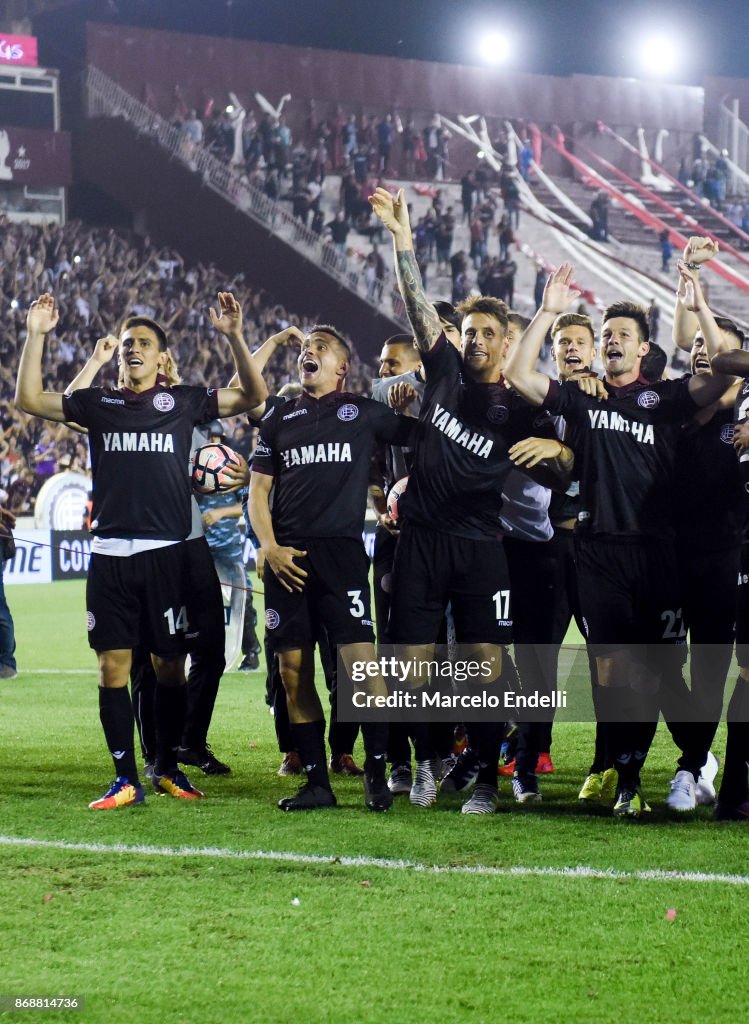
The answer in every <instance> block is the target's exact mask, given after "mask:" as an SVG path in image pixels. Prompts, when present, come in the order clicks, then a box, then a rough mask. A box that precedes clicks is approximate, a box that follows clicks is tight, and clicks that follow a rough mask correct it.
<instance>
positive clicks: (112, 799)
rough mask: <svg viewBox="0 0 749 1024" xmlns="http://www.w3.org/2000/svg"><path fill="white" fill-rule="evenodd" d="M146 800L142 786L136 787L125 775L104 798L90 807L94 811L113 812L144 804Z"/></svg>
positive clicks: (117, 779)
mask: <svg viewBox="0 0 749 1024" xmlns="http://www.w3.org/2000/svg"><path fill="white" fill-rule="evenodd" d="M144 800H145V796H144V793H143V787H142V786H140V785H138V786H134V785H133V783H132V782H130V780H129V779H126V778H125V777H124V775H118V776H117V778H116V779H115V780H114V782H113V783H112V785H111V786H110V787H109V789H108V790H107V791H106V793H105V794H104V796H101V797H99V799H98V800H94V801H92V802H91V803H90V804H89V805H88V806H89V807H90V809H91V810H92V811H113V810H115V809H116V808H118V807H129V806H130V805H131V804H142V803H143V802H144Z"/></svg>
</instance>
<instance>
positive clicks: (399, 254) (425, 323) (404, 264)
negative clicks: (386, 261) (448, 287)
mask: <svg viewBox="0 0 749 1024" xmlns="http://www.w3.org/2000/svg"><path fill="white" fill-rule="evenodd" d="M369 202H370V203H371V205H372V209H373V210H374V212H375V213H376V214H377V216H378V217H379V218H380V220H381V221H382V223H383V224H384V225H385V227H386V228H387V229H388V231H389V232H390V234H391V235H392V237H393V249H394V251H395V273H396V276H397V278H398V287H399V289H400V293H401V296H402V297H403V302H404V303H405V306H406V313H407V314H408V319H409V320H410V322H411V328H412V329H413V332H414V338H415V340H416V344H417V345H418V347H419V349H420V350H421V351H422V352H428V351H429V349H430V348H431V347H432V345H433V344H434V343H435V341H436V340H437V338H439V336H440V334H441V333H442V326H441V324H440V318H439V315H438V313H437V310H436V309H435V308H434V306H433V305H432V303H431V302H430V301H429V299H428V298H427V297H426V294H425V292H424V284H423V282H422V280H421V271H420V270H419V267H418V264H417V262H416V254H415V253H414V243H413V237H412V235H411V222H410V221H409V219H408V209H407V207H406V200H405V197H404V195H403V189H400V190H399V191H398V195H397V197H395V198H394V197H393V196H392V195H391V194H390V192H388V190H387V189H385V188H378V189H376V190H375V192H374V195H371V196H370V197H369Z"/></svg>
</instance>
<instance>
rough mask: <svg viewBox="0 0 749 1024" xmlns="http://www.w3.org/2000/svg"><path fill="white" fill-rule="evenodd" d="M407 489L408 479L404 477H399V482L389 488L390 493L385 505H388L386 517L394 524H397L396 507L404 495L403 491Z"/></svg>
mask: <svg viewBox="0 0 749 1024" xmlns="http://www.w3.org/2000/svg"><path fill="white" fill-rule="evenodd" d="M407 487H408V477H407V476H404V477H401V479H400V480H396V482H395V483H394V484H393V486H392V487H391V488H390V493H389V494H388V503H387V504H388V515H389V516H390V518H391V519H392V520H393V522H394V523H397V522H398V505H399V504H400V500H401V497H402V495H403V494H404V493H405V490H406V488H407Z"/></svg>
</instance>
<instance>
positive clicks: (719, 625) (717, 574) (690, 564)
mask: <svg viewBox="0 0 749 1024" xmlns="http://www.w3.org/2000/svg"><path fill="white" fill-rule="evenodd" d="M695 548H697V550H695ZM677 552H678V555H679V582H680V586H681V601H682V608H683V610H684V625H685V626H686V627H687V629H688V630H689V642H690V643H692V644H732V643H733V638H734V627H735V624H736V610H737V604H736V602H737V592H736V581H737V579H738V575H739V557H740V548H739V546H738V545H735V546H733V547H727V548H722V549H720V550H717V551H715V550H713V551H706V550H702V549H700V548H699V547H698V546H697V545H695V544H690V545H682V544H680V545H678V546H677ZM746 571H747V570H746V569H745V570H744V572H746ZM748 610H749V609H748Z"/></svg>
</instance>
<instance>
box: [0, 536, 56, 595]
mask: <svg viewBox="0 0 749 1024" xmlns="http://www.w3.org/2000/svg"><path fill="white" fill-rule="evenodd" d="M13 537H14V539H15V542H16V553H15V555H14V556H13V558H10V559H8V561H7V562H5V564H4V566H3V582H4V583H5V584H6V585H8V584H11V583H51V582H52V558H51V554H52V550H51V548H50V532H49V530H21V531H20V532H14V534H13Z"/></svg>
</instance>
